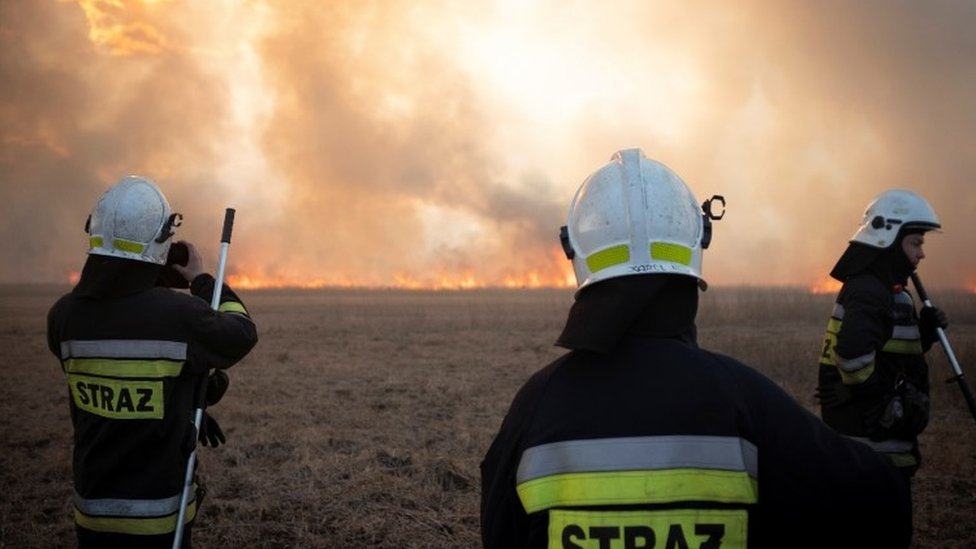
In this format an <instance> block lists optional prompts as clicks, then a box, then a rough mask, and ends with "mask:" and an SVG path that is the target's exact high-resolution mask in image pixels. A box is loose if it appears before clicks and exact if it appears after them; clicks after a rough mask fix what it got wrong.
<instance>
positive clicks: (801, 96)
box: [0, 0, 976, 288]
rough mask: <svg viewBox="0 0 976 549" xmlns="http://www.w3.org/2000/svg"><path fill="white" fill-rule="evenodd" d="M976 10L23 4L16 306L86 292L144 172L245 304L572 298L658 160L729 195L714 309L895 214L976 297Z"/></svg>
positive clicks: (16, 82)
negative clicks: (578, 206)
mask: <svg viewBox="0 0 976 549" xmlns="http://www.w3.org/2000/svg"><path fill="white" fill-rule="evenodd" d="M974 27H976V3H974V2H971V1H969V0H928V1H926V2H919V1H909V0H859V1H857V2H851V1H840V0H825V1H818V2H799V1H798V2H783V1H780V0H745V1H743V0H737V1H736V2H716V1H704V0H691V1H689V0H667V1H661V0H633V1H625V0H607V1H601V2H596V1H587V2H583V1H568V0H562V1H550V0H544V1H535V2H532V1H528V0H524V1H523V0H497V1H474V0H472V1H454V2H448V1H421V0H402V1H394V0H390V1H376V2H369V1H364V0H355V1H345V2H344V1H334V0H330V1H328V2H324V1H321V0H208V1H206V2H200V1H196V0H156V1H151V2H150V1H143V2H138V1H130V0H79V1H57V0H0V204H2V206H0V208H2V216H0V230H2V235H3V238H0V254H2V256H3V257H4V258H5V261H3V263H2V264H0V282H20V281H66V280H68V277H69V276H70V274H71V273H72V272H76V271H77V270H78V269H79V268H80V266H81V264H82V262H83V261H84V254H85V249H86V246H87V244H86V235H85V234H84V232H83V226H84V222H85V218H86V217H87V215H88V213H89V212H90V209H91V208H92V206H93V205H94V202H95V200H96V199H97V198H98V196H99V195H100V194H101V193H102V192H103V191H104V190H105V189H106V188H107V187H108V186H110V185H111V184H112V183H114V182H115V181H116V180H117V179H118V178H119V177H121V176H122V175H125V174H130V173H135V174H142V175H146V176H149V177H151V178H153V179H155V180H156V181H157V182H158V183H159V184H160V186H161V187H162V188H163V190H164V192H165V193H166V194H167V196H168V198H169V201H170V203H171V204H172V205H173V207H174V209H175V210H176V211H179V212H181V213H183V214H184V216H185V221H184V225H183V227H182V228H181V231H180V232H179V235H180V236H181V237H184V238H187V239H189V240H191V241H194V242H195V243H197V244H198V245H199V246H200V247H201V248H202V250H203V252H204V257H205V258H206V260H207V262H208V263H209V265H210V266H211V268H213V266H214V263H215V262H216V257H217V247H218V240H219V236H220V222H221V219H222V216H223V210H224V208H226V207H234V208H236V209H237V222H236V225H235V232H234V241H233V244H232V245H231V249H230V254H229V264H228V273H229V274H230V275H232V276H233V277H234V278H232V279H231V280H232V281H237V282H239V283H241V284H244V283H245V282H247V281H251V282H252V283H278V284H359V285H380V286H386V285H407V286H412V285H418V286H424V287H428V286H438V285H447V286H456V285H466V284H467V285H496V284H513V283H515V284H518V283H529V284H540V283H541V284H559V283H562V284H565V283H566V281H567V277H570V280H571V276H572V275H571V270H570V269H569V264H568V261H567V260H565V258H564V256H563V255H562V252H561V250H560V248H559V246H558V239H557V234H558V228H559V226H560V225H562V224H564V223H565V217H566V210H567V207H568V204H569V201H570V200H571V198H572V196H573V193H574V192H575V190H576V188H577V187H578V186H579V184H580V183H581V182H582V180H583V179H584V178H585V177H586V176H587V175H589V174H590V173H591V172H592V171H593V170H594V169H596V168H597V167H599V166H600V165H602V164H603V163H605V162H606V161H607V160H608V159H609V157H610V156H611V154H612V153H613V152H614V151H616V150H617V149H620V148H626V147H641V148H642V149H644V151H645V152H646V153H647V154H648V156H650V157H652V158H655V159H657V160H659V161H661V162H663V163H665V164H667V165H668V166H669V167H671V168H672V169H673V170H675V171H676V172H677V173H678V174H679V175H681V176H682V177H683V178H684V179H685V181H686V182H687V183H688V184H689V185H690V186H691V188H692V189H693V190H694V192H695V193H696V195H697V196H698V199H699V200H704V199H705V198H707V197H708V196H711V195H712V194H723V195H724V196H725V197H726V199H727V201H728V213H727V215H726V218H725V219H724V220H722V221H721V222H718V223H717V224H716V227H715V237H714V239H713V244H712V247H711V248H709V249H708V250H707V251H706V253H705V260H704V271H705V275H706V278H707V279H708V280H709V281H710V282H711V283H712V284H797V285H804V286H809V285H812V284H815V283H817V282H818V281H820V280H822V279H823V278H824V277H825V276H826V273H827V272H828V271H829V270H830V268H831V267H832V266H833V263H834V261H835V260H836V258H837V257H838V255H839V254H840V253H841V252H842V251H843V250H844V248H845V247H846V245H847V244H846V243H847V240H848V239H849V237H850V236H851V235H852V234H853V232H854V230H855V229H856V227H857V225H858V223H859V222H860V218H861V215H862V213H863V211H864V207H865V206H866V205H867V203H868V202H869V201H870V200H871V198H873V197H874V196H875V195H876V194H877V193H878V192H880V191H882V190H884V189H886V188H893V187H900V188H908V189H913V190H916V191H919V192H921V193H922V194H923V195H924V196H926V197H927V198H928V199H929V201H930V202H931V204H932V205H933V207H934V208H935V210H936V212H937V213H938V215H939V216H940V218H941V220H942V222H943V226H944V232H943V233H941V234H932V235H929V237H928V244H927V245H926V251H927V253H928V255H929V257H928V258H927V259H926V260H925V262H924V263H923V266H922V269H921V272H922V273H923V278H924V279H926V281H927V282H929V284H928V285H929V286H935V285H942V286H953V287H960V286H965V287H968V288H976V254H974V253H973V252H974V244H973V231H972V229H971V228H970V227H969V226H968V223H969V221H970V218H971V217H972V216H974V215H976V186H974V183H973V178H974V177H976V33H974V32H972V29H973V28H974Z"/></svg>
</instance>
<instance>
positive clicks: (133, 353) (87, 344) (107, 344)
mask: <svg viewBox="0 0 976 549" xmlns="http://www.w3.org/2000/svg"><path fill="white" fill-rule="evenodd" d="M86 357H99V358H167V359H171V360H186V343H185V342H182V341H157V340H152V339H95V340H70V341H62V342H61V358H62V359H68V358H86Z"/></svg>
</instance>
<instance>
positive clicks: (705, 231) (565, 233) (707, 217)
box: [559, 194, 725, 260]
mask: <svg viewBox="0 0 976 549" xmlns="http://www.w3.org/2000/svg"><path fill="white" fill-rule="evenodd" d="M715 202H719V203H720V204H721V205H722V211H721V212H720V213H715V212H714V211H713V210H712V207H713V204H714V203H715ZM701 208H702V236H701V247H702V249H705V248H708V245H709V244H711V243H712V221H718V220H720V219H722V218H723V217H725V197H724V196H722V195H719V194H716V195H713V196H712V197H711V198H709V199H708V200H706V201H704V202H702V206H701ZM559 243H560V244H561V245H562V247H563V253H565V254H566V259H570V260H571V259H573V258H575V257H576V250H574V249H573V244H572V243H571V242H570V241H569V227H568V226H567V225H563V226H562V227H559Z"/></svg>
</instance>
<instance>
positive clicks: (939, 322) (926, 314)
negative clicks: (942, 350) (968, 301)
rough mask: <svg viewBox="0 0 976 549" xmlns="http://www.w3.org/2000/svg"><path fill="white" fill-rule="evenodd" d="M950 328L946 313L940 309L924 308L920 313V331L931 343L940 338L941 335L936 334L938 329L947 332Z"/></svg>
mask: <svg viewBox="0 0 976 549" xmlns="http://www.w3.org/2000/svg"><path fill="white" fill-rule="evenodd" d="M948 327H949V320H948V319H947V318H946V314H945V312H943V311H942V309H940V308H938V307H922V310H921V311H919V313H918V329H919V331H920V332H921V333H922V336H923V337H927V338H928V339H929V340H931V341H935V340H936V339H938V338H939V335H938V334H937V333H936V332H935V329H936V328H942V329H943V330H945V329H946V328H948Z"/></svg>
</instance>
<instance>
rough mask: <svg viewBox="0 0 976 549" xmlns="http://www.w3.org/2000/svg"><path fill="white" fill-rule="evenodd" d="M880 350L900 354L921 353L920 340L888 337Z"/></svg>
mask: <svg viewBox="0 0 976 549" xmlns="http://www.w3.org/2000/svg"><path fill="white" fill-rule="evenodd" d="M881 350H882V351H883V352H885V353H896V354H900V355H920V354H922V342H921V341H918V340H914V341H905V340H902V339H889V340H888V341H887V342H885V344H884V347H882V348H881Z"/></svg>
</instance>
